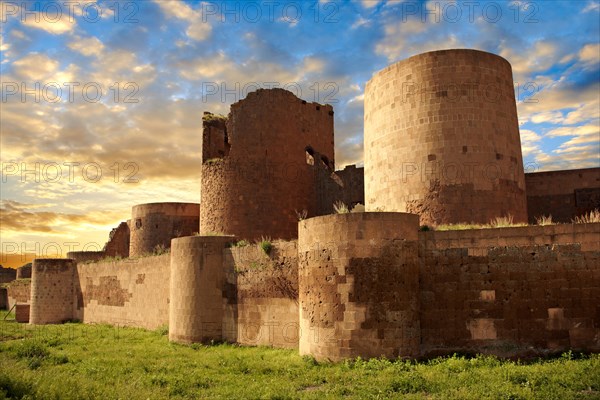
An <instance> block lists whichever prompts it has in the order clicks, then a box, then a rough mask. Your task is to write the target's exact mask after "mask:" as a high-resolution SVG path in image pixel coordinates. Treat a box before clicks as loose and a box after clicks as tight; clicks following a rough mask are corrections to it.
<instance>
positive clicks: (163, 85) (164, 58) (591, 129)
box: [0, 0, 600, 267]
mask: <svg viewBox="0 0 600 400" xmlns="http://www.w3.org/2000/svg"><path fill="white" fill-rule="evenodd" d="M599 20H600V2H598V1H595V0H592V1H587V0H584V1H564V2H563V1H530V2H523V1H515V2H505V1H502V2H491V1H408V0H405V1H376V0H369V1H302V2H301V1H296V2H286V1H280V0H278V1H270V2H251V1H250V2H235V1H215V2H211V1H209V2H191V1H190V2H188V1H175V0H169V1H161V0H155V1H150V0H144V1H120V2H114V1H101V0H99V1H96V2H87V1H67V0H65V1H62V0H60V1H44V2H28V1H5V0H2V2H1V3H0V21H1V22H0V26H1V30H2V32H1V36H0V40H1V41H0V50H1V55H0V74H1V84H2V86H1V95H2V99H1V102H0V111H1V112H0V114H1V115H0V161H1V171H2V182H1V185H2V186H1V193H0V201H1V204H0V222H1V227H0V234H1V237H0V244H1V248H0V264H3V265H5V266H12V267H17V266H20V265H22V264H24V263H25V262H26V261H28V260H29V259H30V258H31V254H32V253H33V254H35V255H36V256H37V257H43V256H51V255H58V256H63V257H64V256H66V252H67V251H68V250H73V251H82V250H100V249H101V248H102V246H103V245H104V243H105V242H106V241H107V239H108V234H109V232H110V230H111V228H113V227H116V226H117V225H118V223H119V222H120V221H124V220H127V219H128V218H129V217H130V214H131V207H132V206H133V205H135V204H141V203H148V202H161V201H181V202H199V200H200V182H199V178H200V168H201V159H200V151H201V135H202V114H203V112H204V111H211V112H214V113H221V114H227V113H228V109H229V106H230V105H231V104H232V103H234V102H236V101H238V100H241V99H243V98H244V97H245V95H246V94H247V93H248V91H252V90H254V89H256V88H258V87H262V88H269V87H283V88H286V89H288V90H290V91H292V92H294V93H295V94H296V95H297V96H298V97H301V98H303V99H305V100H307V101H318V102H321V103H330V104H332V105H333V107H334V110H335V117H334V118H335V121H334V123H335V143H336V167H337V169H341V168H343V167H344V166H345V165H349V164H358V165H362V160H363V93H364V89H365V83H366V82H367V81H368V80H369V79H370V77H371V76H372V74H373V73H375V72H377V71H378V70H380V69H382V68H384V67H385V66H387V65H389V64H391V63H394V62H396V61H399V60H402V59H405V58H407V57H410V56H412V55H415V54H419V53H423V52H426V51H431V50H441V49H449V48H473V49H479V50H484V51H488V52H492V53H495V54H498V55H500V56H502V57H504V58H506V59H507V60H508V61H509V62H510V63H511V64H512V68H513V75H514V85H515V96H516V99H517V108H518V114H519V124H520V134H521V143H522V149H523V158H524V165H525V170H526V172H536V171H548V170H558V169H576V168H587V167H598V166H600V142H599V141H600V128H599V125H600V97H599V96H600V95H599V93H600V87H599V86H600V44H599V43H600V30H599V29H600V28H599Z"/></svg>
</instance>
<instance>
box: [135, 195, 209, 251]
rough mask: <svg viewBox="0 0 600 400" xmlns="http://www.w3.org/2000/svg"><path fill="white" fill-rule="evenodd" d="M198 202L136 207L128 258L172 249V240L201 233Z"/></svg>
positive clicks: (151, 204) (140, 205)
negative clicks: (161, 249) (161, 248)
mask: <svg viewBox="0 0 600 400" xmlns="http://www.w3.org/2000/svg"><path fill="white" fill-rule="evenodd" d="M199 215H200V205H199V204H197V203H149V204H139V205H137V206H133V208H132V209H131V222H130V224H131V226H130V240H129V256H130V257H135V256H141V255H144V254H149V253H152V252H154V251H155V250H156V248H157V246H162V247H164V248H165V249H168V248H170V247H171V239H173V238H177V237H181V236H190V235H193V234H194V233H196V232H198V224H199V221H198V218H199Z"/></svg>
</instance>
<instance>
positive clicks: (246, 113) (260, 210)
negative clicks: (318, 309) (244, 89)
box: [200, 89, 334, 240]
mask: <svg viewBox="0 0 600 400" xmlns="http://www.w3.org/2000/svg"><path fill="white" fill-rule="evenodd" d="M205 125H206V124H205ZM211 129H212V130H209V129H207V127H206V126H205V130H204V136H207V135H214V137H211V138H206V137H205V138H204V139H205V140H204V143H211V146H206V148H204V147H203V149H202V152H203V157H202V159H203V164H202V178H201V179H202V181H201V189H200V191H201V201H200V233H201V234H227V235H235V236H237V237H239V238H245V239H251V240H252V239H258V238H260V237H261V236H270V237H272V238H274V239H275V238H282V239H291V238H295V237H297V235H298V215H297V212H302V211H303V210H306V211H307V214H308V215H309V216H315V215H318V212H319V211H318V203H319V199H318V196H319V193H318V192H319V191H318V190H317V181H316V173H315V172H316V171H315V167H316V166H318V167H319V168H327V169H329V170H331V171H332V172H333V170H334V149H333V108H332V107H331V106H330V105H321V104H317V103H308V102H306V101H304V100H301V99H299V98H297V97H296V96H295V95H294V94H293V93H291V92H289V91H287V90H283V89H259V90H257V91H255V92H251V93H249V94H248V96H247V97H246V98H245V99H243V100H240V101H238V102H237V103H235V104H233V105H232V106H231V111H230V113H229V116H228V117H227V121H226V129H223V128H221V130H217V131H218V135H217V134H216V133H215V132H216V131H215V129H216V128H214V127H212V128H211ZM208 139H211V140H208ZM214 140H220V141H224V142H225V143H219V144H218V145H217V144H215V143H213V142H214ZM211 149H225V151H221V153H218V152H214V154H212V153H210V152H211V151H212V150H211ZM225 153H227V154H225ZM208 154H210V155H211V156H212V157H211V156H208Z"/></svg>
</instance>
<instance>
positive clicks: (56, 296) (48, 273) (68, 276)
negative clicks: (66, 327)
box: [29, 258, 76, 325]
mask: <svg viewBox="0 0 600 400" xmlns="http://www.w3.org/2000/svg"><path fill="white" fill-rule="evenodd" d="M75 270H76V262H75V261H74V260H71V259H68V258H66V259H65V258H36V259H35V260H33V266H32V271H31V308H30V316H29V323H31V324H39V325H42V324H58V323H62V322H65V321H68V320H70V319H72V318H73V305H74V294H73V290H74V289H73V288H74V285H73V283H74V280H75Z"/></svg>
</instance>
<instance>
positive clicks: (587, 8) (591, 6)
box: [581, 0, 600, 13]
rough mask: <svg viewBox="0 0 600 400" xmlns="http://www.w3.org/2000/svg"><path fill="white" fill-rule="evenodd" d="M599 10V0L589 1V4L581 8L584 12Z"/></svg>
mask: <svg viewBox="0 0 600 400" xmlns="http://www.w3.org/2000/svg"><path fill="white" fill-rule="evenodd" d="M592 11H595V12H598V11H600V3H599V2H598V1H593V0H592V1H588V3H587V5H586V6H585V7H584V8H583V10H581V12H582V13H587V12H592Z"/></svg>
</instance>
